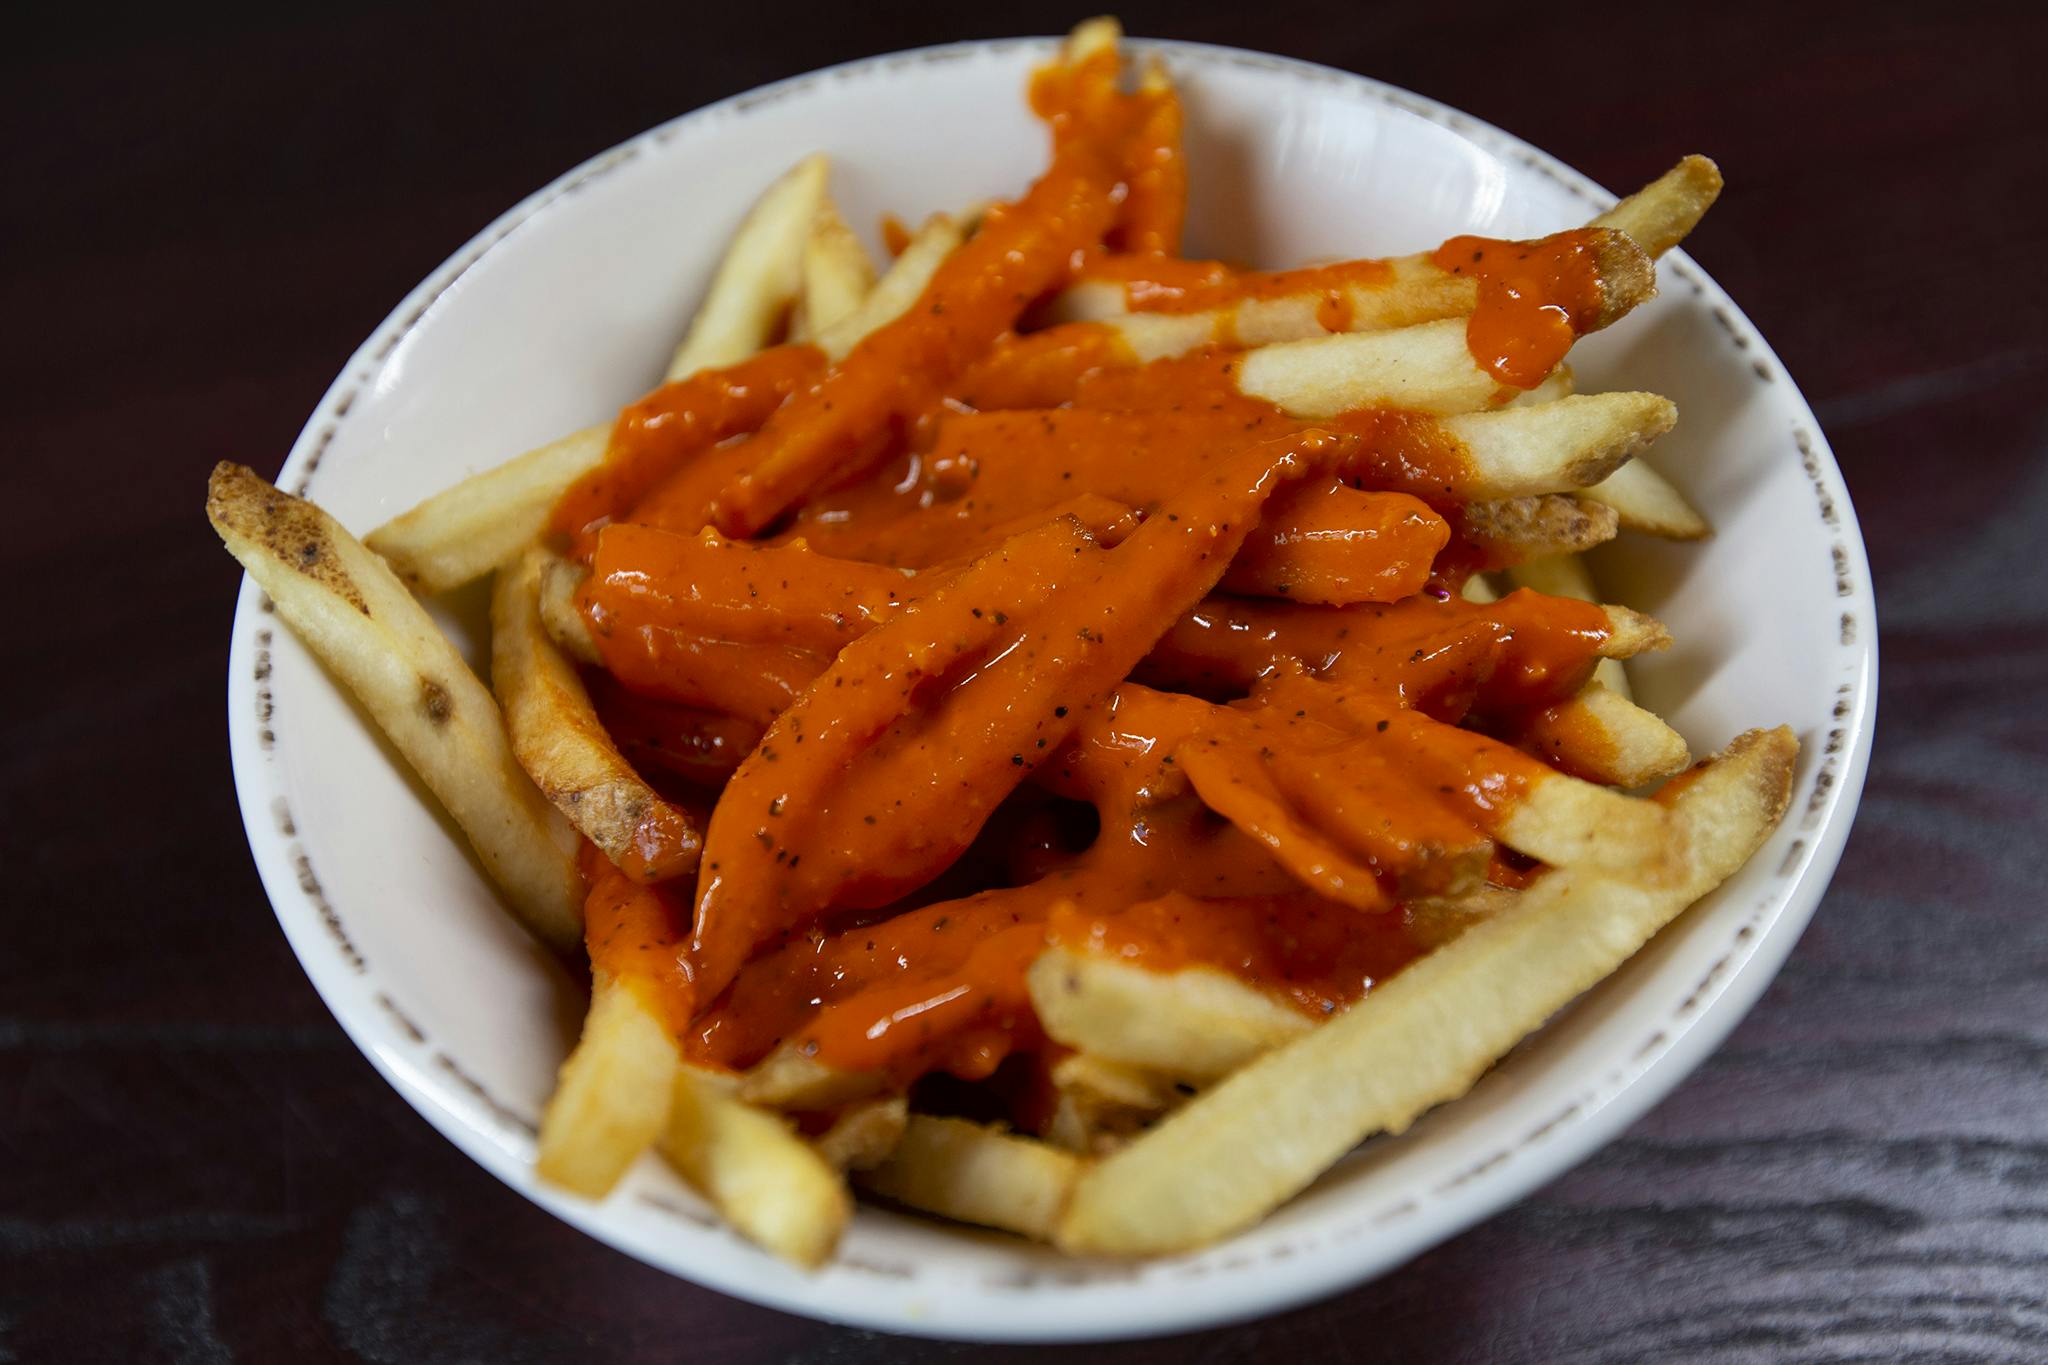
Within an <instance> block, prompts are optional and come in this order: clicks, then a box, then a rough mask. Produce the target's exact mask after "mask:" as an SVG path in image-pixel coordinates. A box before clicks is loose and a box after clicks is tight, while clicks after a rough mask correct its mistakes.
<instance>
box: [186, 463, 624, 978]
mask: <svg viewBox="0 0 2048 1365" xmlns="http://www.w3.org/2000/svg"><path fill="white" fill-rule="evenodd" d="M206 515H207V517H208V519H209V520H211V521H212V523H213V528H214V530H215V531H217V532H219V533H220V538H221V541H222V543H224V544H225V545H226V546H227V548H228V551H229V553H231V554H233V555H234V557H235V558H236V559H238V560H240V561H241V562H242V567H243V568H245V569H247V570H248V571H249V576H250V577H251V578H254V579H255V580H256V582H257V584H258V586H260V587H261V588H262V589H263V590H264V591H265V592H267V593H269V594H270V598H271V600H272V601H273V602H275V603H276V604H277V613H278V615H279V616H280V617H281V618H283V620H284V623H285V624H286V625H288V626H290V627H291V629H292V632H293V633H294V634H295V635H297V636H298V637H299V639H300V640H302V641H304V642H305V644H306V647H307V648H309V649H311V650H312V651H313V653H314V654H315V655H316V656H318V658H319V659H320V662H321V663H322V664H324V665H325V666H326V667H327V669H328V671H329V672H331V673H332V674H334V676H335V677H337V678H339V679H340V680H341V682H342V684H343V686H345V687H346V688H347V689H348V690H349V692H350V693H351V694H353V695H354V697H355V699H356V700H357V701H358V702H359V703H361V705H362V707H363V709H364V710H365V711H367V712H368V713H369V715H370V718H371V719H372V720H373V721H374V722H375V723H376V725H377V728H378V729H379V730H381V731H383V732H384V735H385V736H386V737H387V738H388V739H390V741H391V743H392V745H393V746H394V747H396V748H397V750H398V752H399V753H401V754H402V755H404V756H405V760H406V762H407V763H409V764H411V765H412V768H413V771H414V772H416V773H418V774H419V776H420V779H421V780H422V781H423V782H425V783H426V784H427V788H428V790H430V791H432V792H433V793H434V795H435V796H436V797H437V798H439V800H440V802H441V805H442V806H443V807H444V808H445V809H446V810H447V812H448V813H449V815H451V816H453V817H454V819H455V823H456V824H458V825H460V826H461V827H462V832H463V833H464V834H465V835H467V836H468V838H469V842H470V846H471V847H472V848H474V849H475V850H476V855H477V858H478V860H479V861H480V862H481V863H482V864H483V867H484V870H485V871H486V872H487V873H489V874H490V877H491V879H492V880H493V881H495V882H496V883H497V884H498V887H499V889H500V890H501V891H502V892H503V893H504V895H505V899H506V902H507V904H509V905H510V906H511V908H512V909H513V911H514V912H515V913H516V914H518V916H519V917H520V919H521V920H523V921H524V922H525V924H526V925H527V927H528V928H530V929H532V930H533V931H534V933H536V934H538V935H540V937H541V938H543V939H545V940H546V941H547V942H549V943H550V944H553V945H554V946H556V947H558V948H561V949H564V950H566V951H574V950H575V949H576V947H577V946H578V945H579V944H580V943H581V941H582V927H581V926H582V904H583V884H582V880H581V879H580V878H579V877H578V876H577V875H576V867H575V862H574V860H573V858H572V857H571V852H570V850H571V848H572V837H571V835H570V834H569V830H568V826H567V825H566V824H565V823H563V821H562V819H561V817H560V816H559V815H557V814H556V813H555V811H554V810H553V809H552V808H551V807H550V806H549V805H548V803H547V802H546V800H544V799H543V798H542V796H541V794H540V792H539V791H538V790H536V789H535V787H534V785H533V783H532V782H531V781H530V780H529V779H528V778H527V776H526V774H525V773H524V772H523V771H521V770H520V767H519V764H518V762H517V761H516V760H515V759H514V758H513V756H512V749H511V746H510V745H509V744H508V743H507V742H506V739H505V729H504V723H503V719H502V717H500V715H499V714H498V704H497V703H496V702H495V701H493V700H492V699H491V694H490V692H489V691H488V690H487V689H486V688H485V687H484V685H483V684H482V683H481V682H479V681H477V677H476V675H475V674H474V673H472V672H470V671H469V665H467V664H465V663H464V662H463V661H462V656H461V655H459V654H457V653H456V652H455V647H454V646H453V645H451V644H449V643H448V640H447V637H445V636H444V635H442V634H441V632H440V631H439V630H438V629H437V628H436V627H435V625H434V622H433V619H432V618H431V617H429V616H428V615H427V613H426V609H425V608H423V607H422V606H420V604H419V603H418V602H417V601H416V600H414V598H413V595H412V594H411V593H410V592H408V591H407V590H406V587H405V584H403V583H401V582H400V581H399V580H398V576H397V575H396V574H394V573H392V571H391V569H390V567H389V566H388V565H386V564H385V562H384V561H383V560H382V559H380V558H378V557H377V556H376V555H375V554H373V553H371V552H370V551H369V550H367V549H365V548H364V547H363V545H362V543H361V542H360V541H358V540H357V539H356V538H355V537H354V536H351V535H350V534H349V533H348V532H347V531H345V530H343V529H342V528H341V525H340V524H339V523H338V522H336V521H335V520H334V518H332V517H330V516H328V515H327V514H326V513H325V512H323V511H321V510H320V509H319V508H318V507H315V506H314V505H313V504H311V503H309V502H303V501H301V500H300V499H298V498H294V497H291V496H290V495H288V494H285V493H280V492H279V491H278V490H277V489H275V488H273V487H271V486H270V485H269V484H268V483H266V482H264V481H263V480H262V479H261V478H258V477H257V476H256V474H255V473H253V472H252V471H250V470H248V469H246V468H244V467H243V466H241V465H236V464H228V463H225V462H223V463H221V464H219V465H217V466H215V467H214V471H213V477H212V479H211V481H210V482H209V483H208V486H207V498H206Z"/></svg>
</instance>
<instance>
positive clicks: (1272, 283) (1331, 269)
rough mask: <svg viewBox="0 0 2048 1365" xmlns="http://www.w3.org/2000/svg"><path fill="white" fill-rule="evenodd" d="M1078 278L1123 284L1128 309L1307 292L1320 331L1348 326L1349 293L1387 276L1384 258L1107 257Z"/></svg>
mask: <svg viewBox="0 0 2048 1365" xmlns="http://www.w3.org/2000/svg"><path fill="white" fill-rule="evenodd" d="M1083 278H1085V279H1090V280H1110V281H1114V282H1116V283H1120V284H1122V285H1123V287H1124V303H1125V306H1126V307H1128V308H1129V309H1130V310H1131V311H1132V312H1134V313H1206V312H1208V311H1210V310H1211V309H1221V308H1231V307H1235V306H1236V305H1237V304H1240V303H1243V302H1245V301H1247V300H1260V301H1265V300H1270V299H1284V298H1313V299H1314V300H1315V301H1316V305H1315V306H1316V320H1317V321H1318V322H1319V323H1321V324H1322V327H1323V330H1324V331H1326V332H1342V331H1346V330H1348V329H1349V328H1350V326H1351V318H1352V308H1353V304H1352V295H1353V294H1354V293H1355V292H1365V291H1370V290H1374V289H1384V288H1386V287H1387V285H1389V284H1390V283H1392V282H1393V279H1394V267H1393V266H1392V265H1391V264H1389V263H1388V262H1386V261H1376V260H1356V261H1337V262H1334V263H1332V264H1330V265H1315V266H1306V267H1303V268H1302V269H1299V270H1233V269H1231V268H1230V267H1229V266H1227V265H1224V264H1223V263H1222V262H1220V261H1178V260H1154V259H1151V258H1149V257H1142V256H1135V257H1123V258H1118V257H1109V258H1105V259H1103V260H1100V261H1094V262H1091V263H1090V264H1089V266H1088V268H1087V270H1086V271H1085V273H1084V275H1083Z"/></svg>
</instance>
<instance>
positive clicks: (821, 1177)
mask: <svg viewBox="0 0 2048 1365" xmlns="http://www.w3.org/2000/svg"><path fill="white" fill-rule="evenodd" d="M733 1089H734V1082H733V1080H732V1078H731V1077H727V1076H720V1075H717V1074H715V1073H712V1072H707V1071H699V1070H697V1069H696V1068H694V1067H687V1066H685V1067H680V1068H678V1069H677V1071H676V1076H675V1083H674V1090H673V1092H672V1094H673V1099H672V1103H671V1106H670V1109H669V1115H668V1126H667V1127H666V1129H665V1130H664V1131H663V1132H662V1134H661V1138H660V1147H661V1154H662V1155H663V1156H665V1157H667V1158H668V1160H669V1163H670V1164H671V1165H673V1166H674V1167H675V1168H676V1170H677V1172H678V1173H680V1174H681V1175H682V1177H683V1179H685V1180H687V1181H689V1182H690V1184H691V1185H692V1186H694V1187H695V1188H696V1190H697V1192H698V1193H700V1194H702V1195H703V1196H704V1197H705V1198H706V1199H708V1200H710V1201H711V1203H712V1204H713V1205H714V1206H715V1207H716V1208H717V1209H718V1211H719V1213H721V1214H723V1215H724V1217H725V1221H726V1222H728V1223H730V1224H732V1225H733V1227H734V1229H736V1230H737V1231H738V1232H739V1233H740V1235H741V1236H743V1237H745V1238H747V1239H748V1240H749V1241H751V1242H753V1243H755V1244H756V1245H758V1246H761V1247H763V1248H765V1249H767V1250H768V1251H771V1252H773V1253H775V1254H776V1255H777V1256H780V1257H782V1258H783V1259H784V1260H786V1261H790V1262H792V1263H794V1264H796V1265H800V1266H806V1267H809V1266H817V1265H820V1264H822V1263H823V1262H824V1260H825V1258H826V1257H828V1256H830V1255H831V1254H832V1248H833V1247H835V1246H837V1245H838V1244H839V1234H840V1233H841V1232H843V1231H844V1230H845V1228H846V1222H847V1220H848V1219H849V1218H851V1217H852V1216H853V1199H852V1197H851V1196H850V1195H848V1194H847V1191H846V1181H845V1179H844V1178H843V1177H842V1176H841V1175H840V1174H839V1172H838V1171H837V1170H836V1169H835V1168H834V1167H833V1165H832V1163H830V1162H829V1161H827V1160H826V1159H825V1158H824V1157H823V1156H821V1155H819V1153H818V1151H817V1149H816V1148H814V1147H812V1146H811V1145H810V1144H809V1143H808V1142H805V1141H804V1140H803V1139H802V1138H801V1137H798V1136H797V1134H796V1133H795V1132H794V1131H793V1130H792V1129H791V1128H790V1126H789V1124H788V1122H787V1121H785V1120H784V1119H782V1118H781V1117H780V1116H778V1115H775V1114H771V1113H768V1112H767V1111H766V1110H763V1109H756V1108H755V1107H754V1106H753V1105H751V1104H748V1103H746V1102H745V1101H744V1100H741V1099H740V1098H738V1096H736V1095H735V1094H734V1093H733Z"/></svg>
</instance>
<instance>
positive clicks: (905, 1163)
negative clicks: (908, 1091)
mask: <svg viewBox="0 0 2048 1365" xmlns="http://www.w3.org/2000/svg"><path fill="white" fill-rule="evenodd" d="M1080 1169H1081V1163H1080V1162H1079V1161H1078V1160H1077V1159H1076V1158H1075V1157H1074V1155H1073V1154H1072V1153H1071V1152H1063V1151H1061V1150H1060V1149H1059V1148H1057V1147H1052V1146H1048V1145H1047V1144H1045V1143H1043V1142H1039V1141H1036V1140H1035V1139H1032V1138H1026V1137H1018V1136H1016V1135H1014V1134H1011V1133H1005V1132H1002V1131H1000V1130H999V1129H995V1128H985V1127H983V1126H981V1125H980V1124H976V1123H969V1122H967V1121H966V1120H964V1119H946V1118H932V1117H931V1116H929V1115H926V1114H912V1115H911V1116H910V1123H909V1126H908V1127H906V1128H905V1129H904V1132H903V1138H902V1141H900V1142H899V1143H897V1145H896V1150H895V1151H894V1152H893V1153H891V1154H890V1156H889V1159H888V1160H886V1161H884V1162H882V1163H881V1164H880V1165H878V1166H875V1167H874V1168H873V1169H871V1170H866V1171H862V1172H859V1173H858V1174H857V1175H856V1176H855V1177H854V1178H855V1179H856V1180H857V1181H858V1182H859V1184H860V1186H861V1188H862V1189H865V1190H869V1191H871V1192H873V1193H875V1194H879V1195H881V1196H882V1197H883V1198H885V1199H893V1200H895V1201H896V1202H897V1203H899V1204H904V1205H908V1206H909V1207H910V1208H913V1209H922V1210H924V1211H925V1212H926V1213H936V1214H938V1215H939V1216H940V1217H942V1218H951V1219H953V1220H954V1221H955V1222H960V1223H977V1224H980V1225H981V1226H983V1227H990V1228H1001V1229H1002V1230H1003V1231H1005V1232H1016V1233H1021V1234H1023V1235H1024V1236H1026V1237H1035V1238H1038V1239H1039V1240H1041V1241H1043V1240H1046V1239H1047V1238H1049V1237H1050V1236H1051V1234H1052V1229H1053V1225H1054V1223H1055V1222H1056V1221H1057V1220H1058V1218H1059V1216H1060V1209H1061V1208H1062V1206H1064V1205H1065V1203H1066V1200H1067V1193H1068V1191H1069V1190H1071V1189H1072V1188H1073V1185H1074V1179H1075V1177H1076V1175H1077V1174H1078V1173H1079V1172H1080Z"/></svg>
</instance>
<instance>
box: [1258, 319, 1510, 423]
mask: <svg viewBox="0 0 2048 1365" xmlns="http://www.w3.org/2000/svg"><path fill="white" fill-rule="evenodd" d="M1237 387H1238V392H1240V393H1242V394H1244V395H1245V396H1246V397H1249V398H1258V399H1262V400H1264V401H1265V402H1268V403H1272V404H1274V405H1276V406H1278V407H1281V408H1285V409H1286V410H1287V411H1288V412H1290V413H1292V414H1293V415H1294V416H1296V417H1306V418H1310V419H1316V418H1325V417H1334V416H1336V415H1337V414H1338V413H1340V412H1350V411H1352V410H1354V409H1357V408H1369V407H1396V408H1405V409H1408V410H1410V411H1414V412H1433V413H1442V414H1449V413H1459V412H1476V411H1479V410H1481V409H1483V408H1489V407H1497V406H1499V405H1500V404H1503V403H1506V402H1507V401H1509V400H1510V399H1512V398H1513V397H1514V396H1515V395H1516V394H1517V393H1519V392H1520V390H1519V389H1515V388H1512V387H1510V386H1509V385H1506V384H1503V383H1501V382H1500V380H1498V379H1496V378H1495V377H1494V376H1493V374H1492V373H1491V372H1489V371H1487V370H1485V369H1483V368H1481V366H1480V365H1479V363H1478V362H1477V361H1475V360H1474V359H1473V358H1472V351H1471V348H1470V347H1468V346H1467V345H1466V343H1465V320H1464V319H1463V318H1445V319H1444V320H1442V321H1440V322H1425V323H1422V324H1420V325H1419V326H1415V327H1397V328H1394V329H1392V330H1391V331H1385V332H1343V333H1338V334H1336V335H1334V336H1325V337H1312V338H1310V339H1308V340H1306V341H1283V342H1278V343H1275V344H1274V345H1271V346H1261V347H1258V348H1257V349H1256V350H1251V351H1247V352H1245V355H1244V359H1243V361H1242V362H1240V364H1239V366H1238V371H1237Z"/></svg>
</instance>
